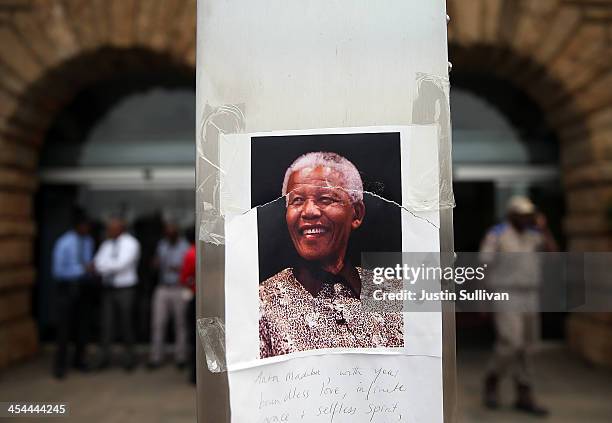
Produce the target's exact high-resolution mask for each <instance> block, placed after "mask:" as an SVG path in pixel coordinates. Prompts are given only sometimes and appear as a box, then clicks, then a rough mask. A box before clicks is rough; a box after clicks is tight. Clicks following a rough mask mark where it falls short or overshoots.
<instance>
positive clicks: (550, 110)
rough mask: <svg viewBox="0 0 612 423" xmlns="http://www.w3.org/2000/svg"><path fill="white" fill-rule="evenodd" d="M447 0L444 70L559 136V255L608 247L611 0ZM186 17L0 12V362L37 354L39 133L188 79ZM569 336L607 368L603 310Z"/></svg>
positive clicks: (72, 9) (179, 6) (30, 8)
mask: <svg viewBox="0 0 612 423" xmlns="http://www.w3.org/2000/svg"><path fill="white" fill-rule="evenodd" d="M202 3H205V0H202ZM447 4H448V14H449V16H450V17H451V23H450V25H449V46H450V53H449V56H450V60H451V62H452V63H453V74H457V75H461V77H462V78H465V79H470V80H471V81H472V84H473V85H478V80H479V79H478V78H480V77H485V78H490V77H493V78H495V79H496V80H498V81H503V82H504V83H507V84H509V85H511V86H512V87H514V89H516V90H518V91H520V92H521V93H523V94H524V95H525V96H526V97H528V98H529V99H530V101H532V102H534V103H535V104H536V105H537V106H538V108H539V110H541V120H542V122H543V123H545V124H546V125H547V127H549V128H550V129H551V130H552V131H553V132H554V134H555V136H556V139H557V140H558V143H559V151H560V163H559V169H560V174H561V180H562V187H563V193H564V201H565V205H566V214H565V218H564V221H563V231H564V236H565V238H566V239H567V246H568V249H570V250H573V251H610V250H612V230H611V228H612V217H611V216H612V0H538V1H531V0H467V1H465V0H448V2H447ZM195 8H196V1H195V0H84V1H83V0H63V1H60V0H53V1H51V0H6V1H2V2H1V3H0V45H1V46H2V50H1V53H0V151H1V154H0V346H2V347H1V348H0V367H3V366H6V365H8V364H9V363H11V362H15V361H17V360H20V359H23V358H26V357H28V356H31V355H32V354H34V353H35V352H36V350H37V348H38V336H37V327H36V324H35V321H34V318H33V316H32V292H33V290H34V289H35V286H34V285H35V280H36V272H37V268H36V265H35V256H34V242H35V239H36V236H37V221H36V217H35V210H34V197H35V195H36V192H37V190H38V187H39V178H38V175H39V157H40V152H41V149H42V145H43V143H44V142H45V140H46V139H47V134H48V131H49V129H50V128H51V127H52V126H53V125H54V123H55V122H56V120H57V118H58V116H59V115H60V114H61V113H62V111H63V110H64V109H65V108H66V107H67V106H68V105H69V104H70V103H71V102H72V101H73V99H74V98H75V97H77V96H78V95H79V93H80V92H82V91H83V90H86V89H88V87H90V86H92V85H95V84H98V83H100V82H102V81H108V80H112V79H116V78H121V77H122V76H123V75H126V74H133V75H142V74H151V73H167V72H175V73H190V74H191V75H192V77H194V75H195V25H196V23H195V16H196V12H195ZM474 81H475V82H474ZM596 339H600V341H596ZM568 340H569V343H570V345H572V347H573V348H574V349H575V350H577V351H579V352H580V353H582V354H583V355H584V356H585V357H587V358H588V359H590V360H591V361H594V362H597V363H607V364H608V365H612V359H611V358H610V357H611V356H612V318H610V316H609V315H606V314H589V315H587V314H581V315H575V316H572V318H571V319H569V322H568Z"/></svg>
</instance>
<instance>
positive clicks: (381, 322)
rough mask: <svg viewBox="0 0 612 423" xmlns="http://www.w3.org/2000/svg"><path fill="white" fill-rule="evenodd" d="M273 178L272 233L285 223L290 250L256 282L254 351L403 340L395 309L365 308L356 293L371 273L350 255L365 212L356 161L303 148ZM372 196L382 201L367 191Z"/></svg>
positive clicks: (361, 345)
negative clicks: (275, 220)
mask: <svg viewBox="0 0 612 423" xmlns="http://www.w3.org/2000/svg"><path fill="white" fill-rule="evenodd" d="M330 147H331V145H330ZM329 150H331V149H329ZM381 170H383V169H382V168H381ZM280 182H281V181H280V180H279V184H278V185H277V186H279V188H281V190H280V191H281V195H282V201H280V202H282V203H283V204H282V207H283V208H284V218H282V216H281V218H280V219H279V220H280V222H279V226H280V227H279V228H278V230H277V233H278V232H283V230H282V228H281V227H284V231H285V232H286V233H287V234H288V238H289V239H290V245H289V246H288V248H289V249H292V250H293V251H294V257H293V259H292V260H290V261H289V263H287V267H284V268H282V270H280V271H278V272H277V273H275V274H274V275H272V276H269V277H267V278H266V279H265V280H263V281H262V282H261V284H260V287H259V303H260V320H259V339H260V357H261V358H266V357H273V356H277V355H282V354H288V353H292V352H297V351H307V350H315V349H322V348H393V347H403V346H404V327H403V317H402V314H401V312H395V311H391V312H372V311H371V310H365V309H364V308H363V307H362V303H361V300H360V295H361V290H362V285H364V286H365V284H367V283H370V282H371V280H372V277H373V274H372V272H371V271H370V270H367V269H363V268H361V267H360V266H359V265H358V263H357V262H358V261H359V260H358V258H356V257H355V256H356V254H355V253H354V252H353V254H349V246H350V245H351V243H352V242H351V241H352V238H353V236H354V234H355V233H357V232H358V231H359V229H360V228H361V227H362V225H363V224H364V222H365V221H366V219H367V218H366V216H368V210H367V208H368V207H367V206H366V201H364V191H365V190H364V182H363V180H362V176H361V175H360V172H359V170H358V169H357V167H356V166H355V165H354V164H353V163H352V162H351V161H350V160H348V159H347V158H346V157H344V156H342V155H340V154H338V153H336V152H334V151H328V150H326V151H310V152H305V153H303V154H301V155H299V156H298V157H297V158H296V159H295V160H294V161H293V162H292V163H291V164H290V165H289V167H288V168H286V170H285V175H284V179H283V180H282V185H281V184H280ZM379 184H380V182H379ZM378 188H379V189H380V185H379V186H378ZM365 192H366V194H365V195H366V196H368V195H369V193H368V191H365ZM372 201H374V202H380V201H382V200H381V199H380V198H377V197H376V196H374V198H373V199H372V198H370V199H369V202H372ZM377 209H380V205H379V206H378V207H373V210H377ZM378 211H379V210H378ZM260 229H261V228H260ZM370 230H375V228H370ZM360 243H361V244H362V245H361V246H359V247H358V248H359V250H362V251H370V248H375V249H376V248H377V249H381V248H383V249H384V248H385V246H384V244H383V245H368V242H367V239H365V240H363V239H362V240H361V241H360ZM387 246H389V245H387ZM351 255H352V256H353V258H352V257H351Z"/></svg>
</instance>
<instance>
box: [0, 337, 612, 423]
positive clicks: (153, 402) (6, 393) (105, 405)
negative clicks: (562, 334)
mask: <svg viewBox="0 0 612 423" xmlns="http://www.w3.org/2000/svg"><path fill="white" fill-rule="evenodd" d="M50 356H51V355H50V353H49V352H47V353H44V354H42V355H41V357H40V358H38V359H36V360H34V361H30V362H28V363H25V364H22V365H19V366H16V367H13V368H12V369H9V370H6V371H3V372H1V373H0V401H23V400H29V401H62V400H65V399H66V398H68V399H69V404H70V408H71V417H70V418H67V419H62V421H74V422H87V423H102V422H104V423H115V422H122V423H123V422H131V423H137V422H146V423H158V422H159V423H162V422H164V423H165V422H171V423H183V422H194V421H195V389H194V388H193V386H191V385H189V384H187V382H186V375H185V372H184V371H183V372H179V371H178V370H177V369H175V368H174V367H172V366H166V367H164V368H162V369H160V370H157V371H155V372H149V371H147V370H146V369H144V368H142V367H140V368H138V369H136V370H135V371H134V372H132V373H130V374H126V373H125V372H124V371H123V370H121V369H110V370H107V371H104V372H100V373H93V374H76V373H73V374H70V375H69V377H68V378H67V379H66V380H64V381H56V380H55V379H53V378H52V377H51V376H50V375H49V371H48V369H49V363H50ZM486 358H487V355H486V352H485V351H483V350H482V349H474V348H472V349H470V350H467V351H460V352H459V355H458V360H459V370H458V375H459V405H460V415H461V416H462V420H461V421H462V422H464V423H471V422H499V423H510V422H512V423H515V422H519V423H520V422H535V421H539V420H537V419H533V418H529V417H525V416H522V415H521V414H517V413H515V412H514V411H512V409H511V407H510V404H511V396H512V395H511V394H512V392H511V386H510V384H507V386H505V388H507V389H505V390H506V391H507V392H506V394H507V395H506V404H507V406H506V407H505V408H504V409H502V410H501V411H498V412H489V411H486V410H483V409H482V408H481V407H480V389H481V386H480V383H481V379H482V374H483V369H482V364H483V363H484V362H486ZM537 364H538V369H539V371H538V374H539V375H541V376H542V377H541V379H540V383H539V394H540V397H541V400H542V402H543V403H545V404H546V405H547V406H549V407H550V408H551V410H552V411H553V414H552V415H551V416H550V417H549V418H548V419H547V420H546V421H548V422H554V423H569V422H571V423H582V422H588V423H600V422H601V423H604V422H605V423H609V422H612V372H609V371H602V370H601V369H595V368H589V367H588V366H585V365H584V364H582V363H581V362H579V361H577V360H575V359H574V358H573V357H572V356H571V355H570V354H569V353H568V352H567V351H566V350H565V349H564V348H563V347H561V346H553V347H549V348H547V349H546V350H544V351H543V352H542V353H540V354H539V355H538V357H537ZM13 420H14V421H15V422H17V423H20V422H21V423H26V422H28V421H40V419H37V420H32V419H26V418H19V419H13ZM2 421H9V420H8V419H2ZM49 421H59V420H58V419H53V420H49ZM425 423H426V422H425Z"/></svg>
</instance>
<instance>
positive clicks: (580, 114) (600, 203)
mask: <svg viewBox="0 0 612 423" xmlns="http://www.w3.org/2000/svg"><path fill="white" fill-rule="evenodd" d="M447 3H448V14H449V16H450V17H451V23H450V25H449V43H450V45H451V49H450V54H449V56H450V57H449V60H450V61H451V62H452V63H453V69H460V71H461V72H462V73H474V74H487V75H494V76H495V77H497V78H499V79H502V80H505V81H508V82H509V83H511V84H512V85H514V86H515V87H516V88H518V89H519V90H521V91H522V92H524V93H525V94H526V95H527V96H529V98H530V99H531V100H533V101H534V102H535V103H536V104H537V105H538V106H539V107H540V109H541V110H542V112H543V115H544V118H545V119H546V121H547V122H546V123H547V125H548V126H549V127H550V128H552V130H553V131H554V132H555V134H556V137H557V138H558V139H559V142H560V150H561V163H560V167H561V176H562V183H563V188H564V191H565V200H566V205H567V216H566V218H565V221H564V229H565V233H566V236H567V239H568V247H569V249H570V250H573V251H611V250H612V219H611V218H610V216H611V211H612V1H610V0H601V1H596V2H593V1H586V0H541V1H537V2H536V1H529V0H474V1H470V2H465V1H461V0H448V2H447ZM567 337H568V342H569V344H570V346H571V347H572V348H573V349H574V350H575V351H577V352H579V353H580V354H582V355H583V356H584V357H586V358H587V359H589V360H590V361H592V362H595V363H599V364H604V365H606V366H612V361H611V360H610V357H611V356H612V341H610V339H612V314H606V313H578V314H574V315H572V316H571V317H570V319H569V320H568V325H567Z"/></svg>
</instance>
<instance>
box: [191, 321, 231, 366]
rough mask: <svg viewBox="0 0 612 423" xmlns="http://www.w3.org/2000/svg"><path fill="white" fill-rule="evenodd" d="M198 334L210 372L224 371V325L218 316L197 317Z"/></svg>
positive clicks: (225, 364)
mask: <svg viewBox="0 0 612 423" xmlns="http://www.w3.org/2000/svg"><path fill="white" fill-rule="evenodd" d="M197 324H198V335H199V336H200V342H201V343H202V348H203V349H204V355H205V356H206V366H207V367H208V370H210V371H211V372H212V373H220V372H225V371H226V370H227V363H226V358H225V325H224V323H223V321H222V320H221V319H220V318H218V317H204V318H202V319H198V321H197Z"/></svg>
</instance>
